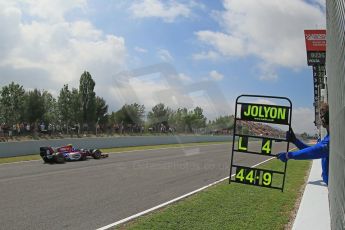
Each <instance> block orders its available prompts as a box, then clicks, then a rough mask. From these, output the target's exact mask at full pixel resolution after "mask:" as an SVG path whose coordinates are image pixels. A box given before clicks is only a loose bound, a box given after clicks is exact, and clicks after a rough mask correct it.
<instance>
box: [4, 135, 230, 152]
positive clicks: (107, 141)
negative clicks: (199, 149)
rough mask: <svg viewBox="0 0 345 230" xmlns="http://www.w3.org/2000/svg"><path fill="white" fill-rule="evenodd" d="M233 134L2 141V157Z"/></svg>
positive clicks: (227, 138)
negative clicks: (57, 148) (64, 147)
mask: <svg viewBox="0 0 345 230" xmlns="http://www.w3.org/2000/svg"><path fill="white" fill-rule="evenodd" d="M231 140H232V136H192V135H191V136H179V135H176V136H127V137H124V136H118V137H94V138H64V139H51V140H32V141H18V142H17V141H16V142H4V143H0V157H13V156H23V155H29V154H38V153H39V147H40V146H62V145H66V144H72V145H73V146H75V147H77V148H113V147H129V146H142V145H162V144H179V143H196V142H217V141H231Z"/></svg>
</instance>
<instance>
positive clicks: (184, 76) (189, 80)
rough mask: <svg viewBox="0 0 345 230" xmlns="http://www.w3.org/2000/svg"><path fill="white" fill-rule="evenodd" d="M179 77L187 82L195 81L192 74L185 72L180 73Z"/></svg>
mask: <svg viewBox="0 0 345 230" xmlns="http://www.w3.org/2000/svg"><path fill="white" fill-rule="evenodd" d="M177 77H178V79H179V80H180V81H182V82H185V83H191V82H192V81H193V80H192V78H191V77H190V76H188V75H186V74H184V73H179V74H178V76H177Z"/></svg>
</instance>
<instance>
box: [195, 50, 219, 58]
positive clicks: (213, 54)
mask: <svg viewBox="0 0 345 230" xmlns="http://www.w3.org/2000/svg"><path fill="white" fill-rule="evenodd" d="M219 58H220V55H219V54H218V53H217V52H215V51H212V50H211V51H207V52H200V53H197V54H193V59H194V60H218V59H219Z"/></svg>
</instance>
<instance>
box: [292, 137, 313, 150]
mask: <svg viewBox="0 0 345 230" xmlns="http://www.w3.org/2000/svg"><path fill="white" fill-rule="evenodd" d="M294 144H295V145H296V146H297V148H299V149H305V148H308V147H310V146H309V145H306V144H304V143H303V142H302V141H300V140H298V139H297V138H296V140H295V142H294Z"/></svg>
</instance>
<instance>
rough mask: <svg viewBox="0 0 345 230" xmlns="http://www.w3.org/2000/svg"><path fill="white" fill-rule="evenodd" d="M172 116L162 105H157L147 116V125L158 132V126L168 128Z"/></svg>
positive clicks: (168, 109) (170, 111)
mask: <svg viewBox="0 0 345 230" xmlns="http://www.w3.org/2000/svg"><path fill="white" fill-rule="evenodd" d="M171 115H172V110H171V109H170V108H169V107H166V106H165V105H164V104H163V103H159V104H157V105H155V106H154V107H153V108H152V111H150V112H149V113H148V114H147V119H148V125H149V126H150V127H152V126H153V127H154V128H155V130H156V131H157V130H159V126H160V125H161V124H163V125H164V126H165V127H166V128H169V118H170V116H171Z"/></svg>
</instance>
